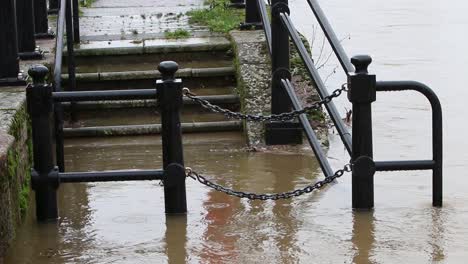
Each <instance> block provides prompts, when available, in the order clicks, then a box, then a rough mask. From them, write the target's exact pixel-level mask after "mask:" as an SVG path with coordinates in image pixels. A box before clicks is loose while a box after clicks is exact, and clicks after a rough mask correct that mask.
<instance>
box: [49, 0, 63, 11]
mask: <svg viewBox="0 0 468 264" xmlns="http://www.w3.org/2000/svg"><path fill="white" fill-rule="evenodd" d="M59 5H60V3H59V0H49V10H48V11H47V13H49V14H51V15H52V14H54V15H55V14H57V13H58V10H59V7H60V6H59Z"/></svg>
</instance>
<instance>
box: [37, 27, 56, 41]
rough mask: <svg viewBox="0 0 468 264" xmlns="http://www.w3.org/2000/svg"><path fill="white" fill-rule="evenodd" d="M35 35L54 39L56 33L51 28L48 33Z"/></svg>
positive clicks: (39, 37) (38, 37) (40, 37)
mask: <svg viewBox="0 0 468 264" xmlns="http://www.w3.org/2000/svg"><path fill="white" fill-rule="evenodd" d="M34 36H35V37H36V39H54V38H55V33H54V32H53V31H52V29H49V31H47V33H36V34H35V35H34Z"/></svg>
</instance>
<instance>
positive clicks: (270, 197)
mask: <svg viewBox="0 0 468 264" xmlns="http://www.w3.org/2000/svg"><path fill="white" fill-rule="evenodd" d="M351 171H352V165H351V164H346V165H345V166H344V167H343V169H340V170H337V171H336V172H335V174H333V175H331V176H328V177H326V178H325V179H324V180H321V181H318V182H316V183H314V184H312V185H308V186H306V187H304V188H302V189H296V190H294V191H289V192H282V193H274V194H257V193H248V192H241V191H235V190H233V189H229V188H226V187H224V186H221V185H219V184H216V183H214V182H212V181H210V180H208V179H207V178H205V177H203V176H202V175H200V174H198V173H197V172H195V171H193V170H192V169H191V168H190V167H187V168H186V169H185V173H186V175H187V177H190V178H192V179H194V180H196V181H198V182H200V183H201V184H203V185H206V186H208V187H210V188H212V189H214V190H216V191H220V192H223V193H225V194H228V195H231V196H236V197H239V198H247V199H249V200H262V201H265V200H279V199H290V198H292V197H297V196H300V195H303V194H306V193H311V192H312V191H314V190H318V189H321V188H322V187H324V186H326V185H327V184H329V183H331V182H333V181H334V180H335V179H337V178H340V177H341V176H343V175H344V173H345V172H351Z"/></svg>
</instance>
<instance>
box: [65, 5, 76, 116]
mask: <svg viewBox="0 0 468 264" xmlns="http://www.w3.org/2000/svg"><path fill="white" fill-rule="evenodd" d="M72 1H73V0H66V1H65V2H66V3H65V5H66V7H65V18H66V19H65V21H66V22H65V24H66V29H67V53H68V55H67V62H68V90H70V91H75V90H76V70H75V69H76V68H75V65H76V64H75V52H74V46H73V43H74V36H73V12H72ZM74 108H75V104H74V103H72V104H71V105H70V115H71V118H70V119H71V121H72V122H74V121H76V120H77V118H76V111H75V109H74Z"/></svg>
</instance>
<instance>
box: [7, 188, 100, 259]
mask: <svg viewBox="0 0 468 264" xmlns="http://www.w3.org/2000/svg"><path fill="white" fill-rule="evenodd" d="M58 201H59V208H60V212H59V214H60V215H61V218H60V219H59V220H58V221H57V222H56V223H54V222H49V223H37V222H36V218H35V208H34V201H32V202H31V204H32V205H33V206H31V208H30V210H29V213H28V217H27V219H26V221H25V223H24V224H23V227H22V228H21V229H20V231H19V232H18V234H17V238H16V240H15V242H14V244H13V245H12V247H11V249H10V250H9V251H8V255H7V256H6V259H5V262H6V263H25V264H26V263H71V262H78V263H80V262H83V261H85V260H86V254H85V252H86V250H87V249H89V248H92V245H93V235H92V234H90V233H88V232H87V231H86V227H87V226H88V225H90V224H91V223H90V215H91V211H90V209H89V204H88V192H87V186H86V185H85V184H74V185H65V186H61V187H60V189H59V192H58ZM88 263H89V262H88Z"/></svg>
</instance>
